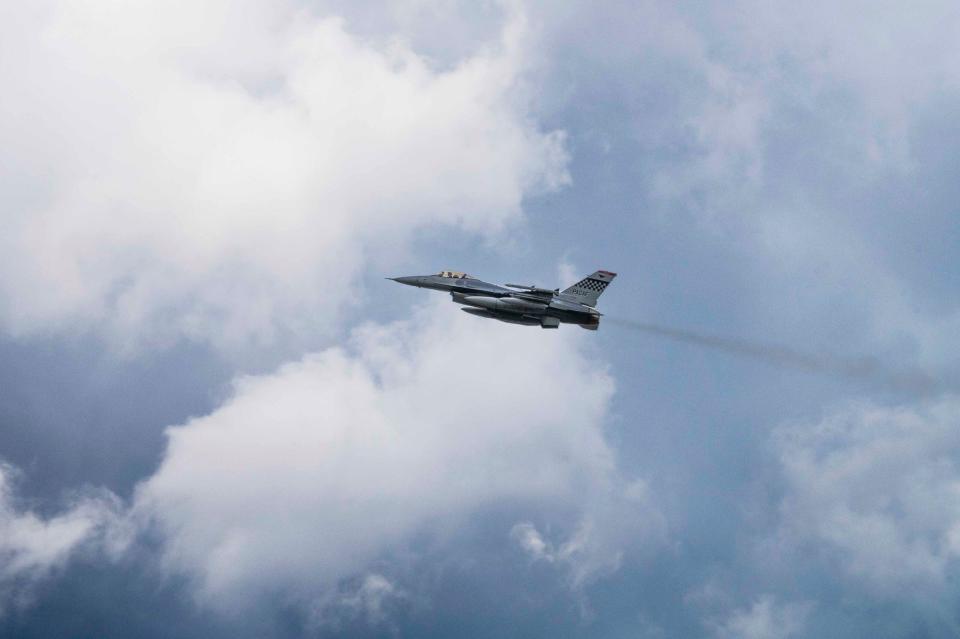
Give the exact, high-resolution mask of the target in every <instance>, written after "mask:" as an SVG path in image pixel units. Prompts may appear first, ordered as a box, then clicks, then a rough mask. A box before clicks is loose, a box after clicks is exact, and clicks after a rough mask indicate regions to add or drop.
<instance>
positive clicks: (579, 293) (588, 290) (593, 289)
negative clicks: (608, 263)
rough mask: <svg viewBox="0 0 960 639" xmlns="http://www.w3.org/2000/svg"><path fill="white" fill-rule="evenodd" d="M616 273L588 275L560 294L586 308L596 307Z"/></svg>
mask: <svg viewBox="0 0 960 639" xmlns="http://www.w3.org/2000/svg"><path fill="white" fill-rule="evenodd" d="M616 276H617V274H616V273H611V272H610V271H597V272H596V273H594V274H593V275H588V276H586V277H585V278H583V279H582V280H580V281H579V282H577V283H576V284H574V285H573V286H570V287H567V288H565V289H563V291H561V294H563V295H567V296H569V297H571V298H573V299H574V300H576V301H577V302H580V303H581V304H586V305H587V306H596V305H597V299H598V298H599V297H600V294H601V293H603V291H604V290H606V288H607V286H608V285H609V284H610V282H612V281H613V278H615V277H616Z"/></svg>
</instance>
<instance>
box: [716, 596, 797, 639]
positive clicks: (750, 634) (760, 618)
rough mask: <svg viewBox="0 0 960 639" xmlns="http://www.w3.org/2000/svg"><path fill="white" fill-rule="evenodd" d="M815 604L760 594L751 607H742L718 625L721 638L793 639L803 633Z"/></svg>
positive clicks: (718, 634) (718, 635) (717, 632)
mask: <svg viewBox="0 0 960 639" xmlns="http://www.w3.org/2000/svg"><path fill="white" fill-rule="evenodd" d="M810 610H811V606H810V605H809V604H800V603H783V604H781V603H778V602H777V601H776V600H775V599H774V598H773V597H771V596H769V595H766V596H763V597H760V598H759V599H757V601H755V602H754V603H753V605H752V606H750V607H749V608H748V609H738V610H735V611H733V612H732V613H730V615H729V616H728V617H727V618H725V619H723V620H722V621H720V622H718V623H715V624H714V628H713V630H714V634H715V636H716V637H718V638H720V639H790V637H798V636H802V633H803V630H804V626H805V625H806V620H807V617H808V615H809V614H810Z"/></svg>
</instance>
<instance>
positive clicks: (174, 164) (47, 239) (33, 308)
mask: <svg viewBox="0 0 960 639" xmlns="http://www.w3.org/2000/svg"><path fill="white" fill-rule="evenodd" d="M505 15H506V17H505V18H504V22H503V24H502V28H501V29H500V30H499V32H498V33H496V34H495V35H494V37H493V38H492V39H491V40H490V41H486V42H482V43H480V44H479V45H478V46H477V47H476V48H475V50H474V51H473V53H471V54H470V55H467V56H466V57H463V58H462V59H460V60H459V61H458V62H457V63H456V64H453V65H450V66H448V67H447V68H444V69H438V68H435V66H434V65H432V64H431V62H430V60H429V59H427V58H425V57H423V56H421V55H418V53H417V52H416V51H414V50H413V49H411V48H410V46H409V45H407V44H405V43H404V42H405V41H404V40H403V39H402V38H394V39H390V38H386V39H376V40H374V39H361V38H359V37H357V36H354V35H352V34H351V33H350V31H349V30H348V28H347V26H346V25H345V23H344V21H343V20H341V19H337V18H335V17H325V16H323V15H320V14H318V13H317V12H316V11H314V10H311V7H310V5H309V4H300V3H296V2H266V1H260V0H245V1H243V2H225V1H223V0H201V1H191V2H185V1H177V2H155V1H151V0H138V1H136V2H118V3H102V2H92V1H86V0H73V1H68V0H62V1H58V0H52V1H50V2H43V3H22V4H17V5H10V6H8V7H7V8H6V9H5V11H4V19H3V20H2V21H0V83H2V84H3V86H4V99H3V100H2V101H0V196H2V197H3V200H4V207H3V212H2V213H0V221H2V223H3V226H4V232H3V234H2V235H0V300H2V301H0V327H2V328H4V329H5V330H6V331H7V332H11V333H13V334H18V335H19V334H25V333H31V332H37V331H49V330H67V329H71V330H74V329H77V328H79V329H98V330H101V331H103V332H105V333H106V334H107V335H108V336H109V337H110V338H111V339H112V340H113V341H114V343H117V344H119V345H120V346H121V347H124V346H136V345H138V344H141V343H142V342H144V341H164V340H172V339H179V338H183V337H186V338H188V339H193V340H198V341H203V342H211V343H213V344H215V345H217V346H225V347H232V346H236V345H238V344H250V343H270V342H271V341H273V340H275V339H276V338H277V336H278V335H279V334H294V335H297V334H302V333H304V332H308V331H323V330H324V329H325V328H326V329H329V328H330V326H332V325H334V324H335V323H336V320H337V317H338V316H339V314H340V312H341V311H342V310H343V308H344V306H345V305H349V304H351V303H356V295H355V293H353V292H351V288H352V287H351V284H354V283H356V280H357V277H358V275H359V273H360V272H361V271H362V269H363V268H364V267H365V266H366V265H368V264H369V262H370V260H371V259H380V260H389V259H391V255H392V256H393V259H396V257H398V256H399V255H402V253H403V252H404V251H405V250H406V248H405V246H406V244H405V239H406V238H408V237H409V236H410V234H411V233H412V232H413V231H415V230H417V229H422V228H423V227H425V226H427V225H433V224H445V225H453V226H457V227H459V228H462V229H464V230H467V231H470V232H476V233H495V232H497V231H498V230H500V229H502V228H504V226H505V225H508V224H510V223H512V222H514V221H516V220H517V219H519V216H520V212H521V208H520V207H521V201H522V199H523V198H524V197H525V196H526V195H528V194H530V193H535V192H537V191H539V190H542V189H551V188H555V187H557V186H559V185H561V184H563V183H564V182H565V181H566V180H567V179H568V177H567V173H566V169H565V166H566V154H565V152H564V149H563V137H562V134H561V133H559V132H554V133H545V132H542V131H541V130H539V128H538V127H537V125H536V123H535V122H534V121H533V119H532V118H531V117H530V116H529V114H528V109H527V106H526V104H525V101H524V97H523V96H524V91H523V90H522V89H521V85H522V81H523V74H524V71H525V69H526V66H527V61H526V60H527V57H528V56H527V51H526V49H525V47H526V44H527V42H529V37H528V36H529V33H528V31H527V29H526V22H525V20H524V17H523V15H522V14H521V13H520V12H518V11H507V12H505Z"/></svg>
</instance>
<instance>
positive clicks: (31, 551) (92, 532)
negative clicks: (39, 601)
mask: <svg viewBox="0 0 960 639" xmlns="http://www.w3.org/2000/svg"><path fill="white" fill-rule="evenodd" d="M16 476H17V472H16V470H15V469H14V468H12V467H11V466H9V465H6V464H0V617H2V616H3V614H4V613H5V612H7V611H9V610H10V609H16V608H21V607H23V606H25V605H27V604H29V603H30V602H31V600H32V598H33V595H34V589H35V588H36V586H37V585H38V584H39V583H40V582H42V581H43V580H44V579H45V578H47V577H49V576H50V575H51V574H53V573H54V572H56V571H57V570H59V569H61V568H63V567H64V566H65V565H66V563H67V561H68V560H69V559H70V557H71V556H72V555H73V554H74V553H75V552H76V551H77V550H78V549H80V548H81V547H83V546H84V545H87V544H93V543H98V544H100V547H101V548H102V549H106V550H109V551H112V552H118V551H119V550H120V549H121V548H122V546H123V544H124V540H123V530H124V529H123V527H122V526H120V525H119V522H120V512H121V507H120V503H119V500H117V499H116V498H115V497H114V496H113V495H111V494H109V493H105V492H104V493H97V494H88V495H79V496H76V497H75V498H74V499H73V500H71V502H70V503H69V504H68V506H67V507H66V508H65V509H64V511H63V512H61V513H59V514H56V515H54V516H52V517H49V518H45V517H43V516H41V515H38V514H37V513H34V512H32V511H29V510H24V509H22V508H20V507H18V503H17V499H16V495H15V494H14V482H15V479H16Z"/></svg>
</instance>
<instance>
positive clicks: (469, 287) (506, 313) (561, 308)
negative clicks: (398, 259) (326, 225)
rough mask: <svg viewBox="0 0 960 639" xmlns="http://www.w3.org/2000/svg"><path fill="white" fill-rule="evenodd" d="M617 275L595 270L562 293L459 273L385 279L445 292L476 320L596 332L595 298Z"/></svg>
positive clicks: (598, 320)
mask: <svg viewBox="0 0 960 639" xmlns="http://www.w3.org/2000/svg"><path fill="white" fill-rule="evenodd" d="M616 276H617V274H616V273H611V272H610V271H597V272H596V273H593V274H592V275H588V276H586V277H585V278H583V279H582V280H580V281H579V282H577V283H576V284H574V285H573V286H569V287H567V288H565V289H563V290H562V291H561V290H560V289H549V288H539V287H537V286H527V285H524V284H504V285H503V286H499V285H497V284H491V283H489V282H484V281H483V280H478V279H477V278H475V277H473V276H472V275H467V274H466V273H461V272H459V271H440V272H439V273H437V274H436V275H411V276H408V277H388V278H387V279H388V280H393V281H394V282H400V283H401V284H406V285H408V286H417V287H419V288H430V289H434V290H437V291H447V292H449V293H450V297H451V298H452V299H453V301H454V302H456V303H457V304H462V305H463V306H464V308H462V309H460V310H462V311H465V312H467V313H470V314H471V315H476V316H477V317H486V318H488V319H495V320H500V321H501V322H507V323H509V324H523V325H525V326H540V327H541V328H559V327H560V324H577V325H578V326H580V328H585V329H587V330H591V331H595V330H597V327H598V326H600V316H601V315H602V314H601V313H600V311H598V310H597V309H596V308H595V307H596V305H597V299H598V298H599V297H600V294H601V293H603V291H604V290H606V288H607V286H608V285H609V284H610V282H612V281H613V278H615V277H616Z"/></svg>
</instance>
